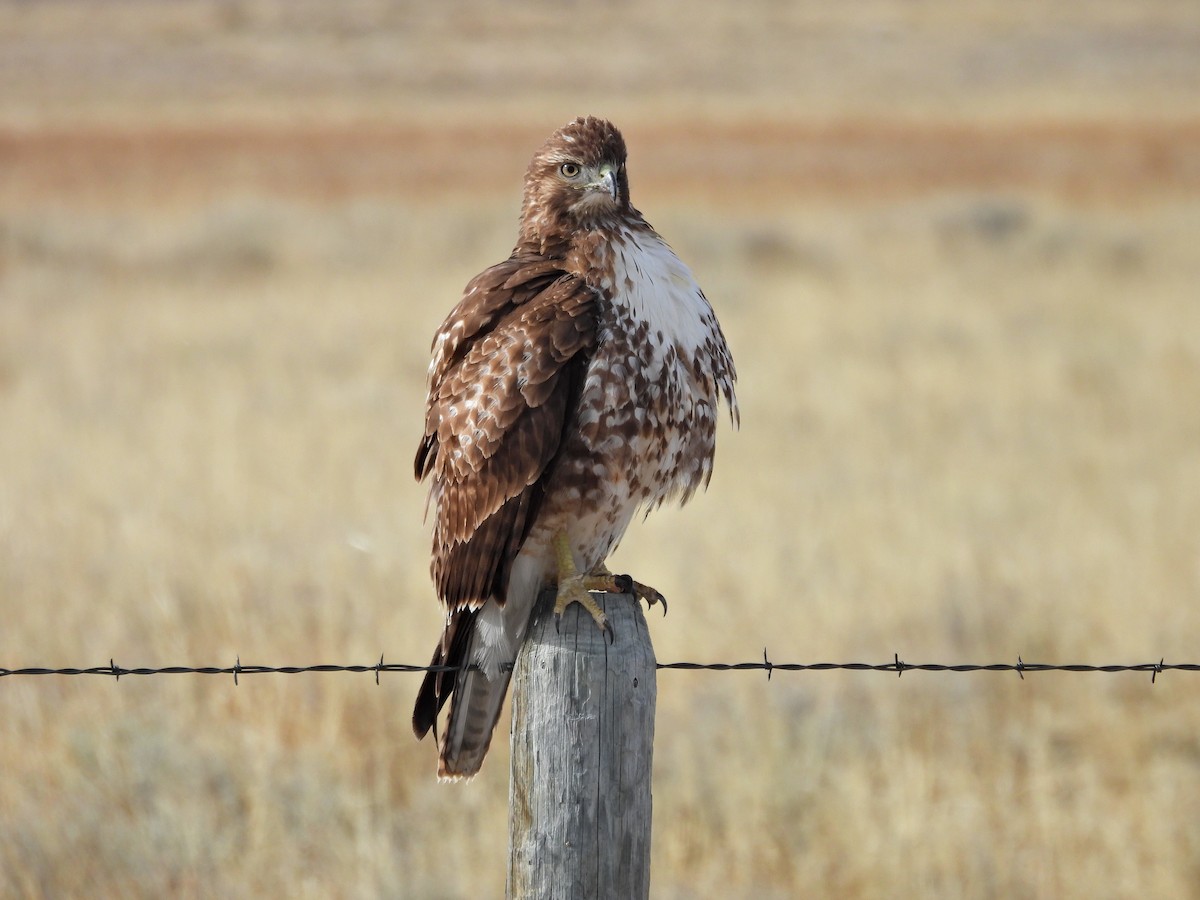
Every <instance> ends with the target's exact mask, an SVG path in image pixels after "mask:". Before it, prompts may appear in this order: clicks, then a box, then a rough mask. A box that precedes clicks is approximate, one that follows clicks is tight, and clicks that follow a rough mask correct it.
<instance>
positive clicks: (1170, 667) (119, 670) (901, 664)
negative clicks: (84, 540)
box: [0, 647, 1200, 685]
mask: <svg viewBox="0 0 1200 900" xmlns="http://www.w3.org/2000/svg"><path fill="white" fill-rule="evenodd" d="M476 668H477V667H476V666H466V667H460V666H432V665H425V666H422V665H412V664H409V663H385V662H384V661H383V654H382V653H381V654H380V655H379V662H376V663H371V664H370V665H349V666H344V665H307V666H259V665H249V664H245V665H243V663H242V659H241V656H238V657H237V658H236V660H235V662H234V664H233V665H232V666H228V667H221V666H160V667H157V668H150V667H138V668H133V669H127V668H125V667H124V666H119V665H117V663H116V662H115V661H114V660H112V659H109V661H108V665H106V666H91V667H86V668H79V667H73V668H57V669H56V668H49V667H44V666H30V667H25V668H20V669H7V668H3V667H0V678H3V677H5V676H21V675H26V676H30V675H104V676H107V677H109V678H112V679H114V680H116V681H120V680H121V676H123V675H232V676H233V683H234V684H235V685H237V684H238V683H239V681H238V679H239V676H242V675H298V674H301V673H306V672H374V673H375V683H376V684H379V673H380V672H421V673H424V672H454V671H464V670H469V669H476ZM509 668H511V666H509ZM656 668H659V669H681V670H684V671H704V672H747V671H765V672H766V673H767V680H768V681H770V680H771V676H772V675H773V674H774V673H775V672H829V671H834V670H841V671H848V672H895V673H896V675H897V677H899V676H901V675H903V674H904V673H905V672H949V673H956V674H961V673H967V672H1016V673H1017V675H1018V676H1020V678H1021V680H1022V681H1024V680H1025V673H1026V672H1082V673H1091V674H1096V673H1101V672H1104V673H1115V672H1149V673H1150V683H1151V684H1156V683H1157V681H1158V676H1159V675H1161V674H1162V673H1163V672H1167V671H1174V672H1200V663H1169V662H1167V661H1166V657H1163V658H1161V659H1159V661H1158V662H1145V663H1132V664H1120V663H1116V664H1113V663H1109V664H1102V665H1095V664H1090V663H1027V662H1025V661H1024V660H1023V659H1022V658H1021V657H1020V656H1018V657H1017V661H1016V662H1015V663H910V662H905V661H904V660H902V659H900V654H899V653H894V654H892V661H891V662H885V663H862V662H841V663H837V662H833V663H778V662H772V660H771V659H770V657H769V656H768V655H767V650H766V648H765V647H764V648H763V658H762V661H761V662H759V661H753V662H733V663H728V662H716V663H701V662H666V663H658V664H657V666H656Z"/></svg>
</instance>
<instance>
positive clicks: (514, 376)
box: [415, 257, 596, 610]
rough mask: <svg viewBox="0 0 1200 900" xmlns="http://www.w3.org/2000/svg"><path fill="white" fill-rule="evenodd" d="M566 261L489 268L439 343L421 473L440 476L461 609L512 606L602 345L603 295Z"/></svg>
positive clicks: (449, 602)
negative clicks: (513, 583)
mask: <svg viewBox="0 0 1200 900" xmlns="http://www.w3.org/2000/svg"><path fill="white" fill-rule="evenodd" d="M558 265H559V264H558V263H557V262H556V261H553V260H546V259H543V258H541V257H514V258H512V259H509V260H506V261H505V262H503V263H500V264H499V265H496V266H493V267H492V268H490V269H488V270H486V271H485V272H483V273H482V274H481V275H479V276H478V277H477V278H475V279H474V280H473V281H472V282H471V283H470V284H469V285H468V286H467V291H466V294H465V296H464V297H463V299H462V301H461V302H460V303H459V304H458V306H457V307H455V309H454V311H453V312H451V314H450V316H449V317H448V318H447V319H446V321H445V323H443V325H442V327H441V329H440V330H439V331H438V334H437V336H436V337H435V339H434V362H433V364H432V366H431V368H430V385H429V398H428V405H427V408H426V413H425V435H424V437H423V439H422V441H421V445H420V447H419V448H418V450H417V457H416V465H415V468H416V474H417V477H418V478H424V477H426V476H429V475H432V477H433V483H432V485H431V488H430V500H431V502H432V503H433V505H434V514H435V516H436V519H435V522H434V549H433V566H432V568H433V578H434V583H435V584H436V586H437V591H438V596H439V597H440V598H441V600H442V602H444V603H445V604H446V606H447V607H449V608H450V609H452V610H453V609H456V608H459V607H464V606H466V607H471V608H478V607H479V606H480V605H482V604H483V603H484V602H485V601H486V600H488V599H489V598H492V599H495V600H496V601H497V602H499V603H503V602H504V587H505V582H506V581H507V572H508V564H509V563H510V562H511V560H512V558H513V557H514V556H515V555H516V553H517V551H518V550H519V549H520V547H521V543H522V541H523V540H524V538H525V536H526V535H527V534H528V530H529V527H530V526H531V524H532V521H533V516H534V514H535V512H536V508H537V503H538V501H539V500H540V494H541V489H540V480H541V478H542V476H543V475H544V474H545V473H546V471H547V469H548V467H549V466H550V465H551V463H552V461H553V460H554V458H555V455H556V454H557V453H558V449H559V446H560V444H561V443H562V438H563V435H564V433H565V431H566V428H567V424H568V422H569V420H570V419H571V415H572V412H573V402H572V401H574V400H575V398H576V397H577V395H578V388H579V384H580V377H581V375H582V371H583V369H584V368H585V367H586V363H587V360H588V358H590V355H591V350H592V347H593V345H594V343H595V340H596V294H595V292H594V291H593V290H592V289H591V288H590V287H588V286H587V285H586V284H584V282H583V281H581V280H580V279H578V278H576V277H575V276H573V275H568V274H566V273H564V272H563V271H562V270H561V269H560V268H558Z"/></svg>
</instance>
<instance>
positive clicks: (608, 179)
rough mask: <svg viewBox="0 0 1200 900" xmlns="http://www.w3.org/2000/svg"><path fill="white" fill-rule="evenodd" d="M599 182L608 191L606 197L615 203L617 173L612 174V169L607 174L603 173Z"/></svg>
mask: <svg viewBox="0 0 1200 900" xmlns="http://www.w3.org/2000/svg"><path fill="white" fill-rule="evenodd" d="M601 181H602V183H603V184H604V187H605V188H606V189H607V190H608V195H609V196H610V197H612V198H613V200H614V201H616V199H617V173H616V172H614V171H613V170H612V169H609V170H608V171H607V172H605V173H604V175H603V176H602V178H601Z"/></svg>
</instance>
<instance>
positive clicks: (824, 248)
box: [0, 0, 1200, 898]
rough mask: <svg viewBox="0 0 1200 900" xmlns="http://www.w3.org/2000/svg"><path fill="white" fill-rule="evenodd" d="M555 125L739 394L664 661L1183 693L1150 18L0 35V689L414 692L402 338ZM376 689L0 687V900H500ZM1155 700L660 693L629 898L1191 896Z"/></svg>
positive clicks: (153, 20) (1174, 376)
mask: <svg viewBox="0 0 1200 900" xmlns="http://www.w3.org/2000/svg"><path fill="white" fill-rule="evenodd" d="M582 114H596V115H602V116H606V117H608V118H611V119H612V120H614V121H615V122H616V123H617V124H618V126H619V127H621V129H622V130H623V131H624V134H625V137H626V140H627V143H628V145H629V149H630V161H629V171H630V177H631V183H632V191H633V198H634V202H635V204H636V205H638V206H639V208H641V209H642V211H643V212H644V213H645V214H646V216H647V218H648V219H649V220H650V221H651V222H652V223H654V225H655V226H656V227H657V228H658V230H659V231H660V232H661V233H662V234H663V235H664V236H665V237H666V238H667V239H668V240H669V241H670V242H671V243H672V244H673V246H674V247H675V249H676V250H677V252H678V253H679V255H680V256H681V257H682V258H683V259H684V260H685V261H687V262H688V263H689V264H690V265H691V267H692V268H693V270H694V271H695V274H696V276H697V279H698V280H699V282H700V283H701V284H702V285H703V286H704V288H705V291H706V293H707V295H708V296H709V298H710V299H711V300H712V302H713V305H714V307H715V308H716V309H717V312H718V314H719V316H720V317H721V320H722V323H723V325H724V328H725V332H726V334H727V336H728V338H729V341H730V344H731V346H732V348H733V351H734V355H735V357H736V359H737V363H738V367H739V374H740V383H739V395H740V398H741V402H742V427H741V430H740V431H738V432H734V431H733V430H732V429H731V428H729V427H728V426H727V425H723V426H722V429H723V430H722V431H721V433H720V434H719V439H718V445H719V449H718V455H717V466H716V475H715V478H714V481H713V484H712V487H711V488H710V490H709V491H708V493H707V494H706V495H702V496H700V497H698V498H696V499H695V500H694V501H693V503H692V505H691V506H690V507H689V508H687V509H685V510H682V511H677V510H664V511H661V512H658V513H656V514H655V515H654V516H653V517H652V518H651V519H650V520H649V521H648V522H646V523H645V524H636V525H635V526H634V527H633V528H632V529H631V533H630V534H629V536H628V537H627V539H626V542H625V544H624V545H623V546H622V547H621V549H620V550H619V552H618V554H617V555H616V557H615V558H614V562H613V565H614V569H616V570H618V571H630V572H632V573H634V574H635V575H636V577H638V578H639V579H640V580H643V581H645V582H647V583H649V584H653V585H655V586H656V587H658V588H660V589H661V590H663V592H664V593H665V594H666V595H667V596H668V598H669V599H670V601H671V614H670V616H669V617H667V618H666V619H665V620H663V619H660V618H659V617H658V616H657V615H656V614H655V615H652V616H650V617H649V618H650V627H651V631H652V635H653V638H654V641H655V645H656V650H657V653H658V656H659V659H660V660H662V661H677V660H693V661H701V662H704V661H740V660H754V659H759V658H761V656H762V652H763V647H764V645H765V646H767V647H768V648H769V650H770V653H771V656H772V658H773V659H774V660H775V661H777V662H780V661H800V662H821V661H835V662H843V661H869V662H886V661H890V660H891V659H892V655H893V653H899V655H900V657H901V658H902V659H905V660H907V661H909V662H944V663H955V662H1015V661H1016V659H1017V656H1018V654H1020V655H1021V656H1022V658H1023V659H1024V660H1025V661H1026V662H1082V663H1132V662H1148V661H1157V660H1158V659H1160V658H1162V657H1165V658H1166V660H1167V661H1168V662H1172V661H1173V662H1200V602H1198V601H1200V542H1198V535H1200V402H1198V401H1200V296H1198V294H1197V284H1198V283H1200V252H1198V250H1197V248H1198V247H1200V7H1197V5H1196V3H1195V2H1194V0H1141V2H1138V3H1130V2H1126V0H1120V2H1117V0H1091V2H1071V3H1059V4H1045V3H1042V2H1032V0H1028V2H1027V0H967V2H949V0H944V2H933V0H863V2H856V3H852V4H830V3H826V2H797V3H777V2H770V0H747V2H742V3H739V4H736V5H734V4H712V5H707V6H706V5H704V4H695V3H683V2H672V0H667V2H661V3H653V4H651V3H631V2H616V3H612V4H604V5H601V6H594V5H592V6H589V5H584V4H579V3H557V2H556V3H550V2H545V3H536V2H524V3H512V4H503V5H501V4H484V3H474V2H467V3H461V4H416V3H384V2H354V0H351V2H345V3H337V4H332V3H326V2H317V0H289V2H282V0H280V2H269V0H245V2H240V0H220V2H218V0H173V2H169V3H164V2H148V0H145V2H143V0H105V2H100V0H90V2H85V0H46V2H15V0H0V621H2V625H0V666H3V667H7V668H16V667H22V666H52V667H58V666H89V665H101V664H107V662H108V660H109V659H110V657H111V658H113V659H115V660H116V661H117V663H118V664H121V665H124V666H165V665H196V666H198V665H221V666H225V665H232V663H233V661H234V659H235V658H236V657H238V656H239V655H240V659H241V661H242V663H244V664H266V665H289V664H291V665H304V664H313V663H364V664H370V663H372V662H374V661H375V660H376V659H378V657H379V654H380V653H381V652H382V653H384V654H385V657H386V660H387V661H392V662H414V663H422V662H424V661H425V660H427V659H428V657H429V653H430V650H431V649H432V646H433V643H434V641H435V640H436V638H437V635H438V633H439V628H440V621H441V615H440V611H439V609H438V607H437V604H436V602H435V600H434V595H433V591H432V588H431V585H430V583H429V578H428V541H429V535H428V531H427V530H426V528H425V526H424V525H423V523H422V511H423V506H424V491H423V489H422V488H421V487H419V486H418V485H416V484H415V483H414V482H413V480H412V476H411V459H412V454H413V451H414V449H415V445H416V441H417V438H418V436H419V434H420V430H421V417H422V411H421V410H422V399H423V392H424V378H425V368H426V364H427V361H428V348H429V340H430V338H431V336H432V334H433V330H434V329H435V327H436V326H437V324H438V323H439V322H440V321H441V319H442V318H443V316H444V315H445V314H446V313H447V312H448V310H449V309H450V307H451V306H452V305H453V304H454V303H455V302H457V299H458V297H459V292H460V291H461V288H462V286H463V285H464V284H465V283H466V282H467V281H468V280H469V279H470V278H471V277H472V276H474V275H475V274H476V273H477V272H478V271H479V270H481V269H482V268H484V267H485V266H487V265H489V264H491V263H494V262H497V261H499V260H500V259H502V258H504V257H505V256H507V255H508V252H509V250H510V248H511V246H512V243H513V241H514V239H515V235H516V222H517V214H518V209H519V203H520V189H521V178H522V175H523V172H524V167H525V165H526V163H527V161H528V159H529V156H530V155H531V154H532V152H533V151H534V149H536V148H537V146H538V145H539V144H540V143H541V142H542V140H544V139H545V138H546V137H547V136H548V135H549V134H550V133H551V132H552V131H553V130H554V129H555V128H557V127H558V126H559V125H561V124H563V123H564V122H566V121H567V120H569V119H571V118H574V117H575V116H577V115H582ZM417 684H418V681H417V676H410V675H400V674H393V675H384V676H383V677H382V678H381V679H380V685H379V686H378V687H376V686H375V684H374V683H373V679H372V678H371V676H370V675H353V674H327V675H295V676H283V675H269V676H268V675H264V676H257V677H250V676H246V677H243V678H242V679H241V684H240V686H238V687H236V688H235V687H234V686H233V684H231V683H230V682H229V680H227V679H224V678H219V679H218V678H206V677H201V676H175V677H172V676H160V677H156V678H137V677H132V676H131V677H128V678H123V679H121V681H120V682H119V683H114V682H113V681H112V680H111V679H107V680H106V679H102V678H66V677H52V678H36V679H35V678H4V679H0V720H2V721H3V722H4V727H3V728H2V729H0V771H2V772H3V775H2V776H0V894H3V895H4V896H12V897H71V896H81V895H84V894H88V895H102V896H125V897H162V896H177V897H209V896H221V897H250V896H261V895H267V896H288V897H314V898H317V897H364V898H365V897H375V896H397V897H465V896H499V895H500V894H501V892H502V890H503V883H504V873H505V864H506V840H507V835H506V809H505V804H506V794H507V779H508V773H507V753H508V748H507V737H506V734H505V733H504V731H505V729H506V728H507V726H506V725H505V724H502V725H501V727H500V729H499V730H500V734H499V735H498V736H497V739H496V741H495V744H494V746H493V749H492V753H491V757H490V759H489V761H488V763H487V764H486V766H485V768H484V771H483V772H482V774H481V775H480V776H479V777H478V778H477V779H475V781H474V782H473V783H471V784H469V785H467V786H444V785H440V784H438V783H436V781H435V778H434V756H435V751H434V747H433V746H432V744H431V743H430V742H426V743H424V744H417V743H416V742H415V741H414V740H413V738H412V735H411V732H410V730H409V725H408V720H409V714H410V709H411V701H412V698H413V695H414V692H415V690H416V688H417ZM1197 686H1198V685H1197V683H1196V681H1195V676H1193V675H1189V674H1186V673H1166V674H1165V675H1163V676H1162V677H1159V678H1158V679H1157V684H1155V685H1153V686H1152V685H1151V683H1150V678H1149V677H1148V676H1145V677H1143V676H1142V675H1141V674H1136V675H1092V676H1085V675H1073V674H1063V673H1059V674H1044V675H1029V676H1027V677H1026V678H1025V679H1024V681H1022V680H1020V679H1018V678H1017V677H1016V676H1015V675H1011V674H1006V675H996V674H973V675H941V674H932V673H911V674H909V675H907V676H906V677H904V678H902V679H896V678H895V677H889V676H886V675H879V674H872V673H854V672H830V673H809V674H789V673H778V674H776V676H775V677H774V678H773V679H772V680H771V681H770V682H769V683H768V682H767V680H766V679H765V678H764V677H762V675H761V673H758V674H749V673H726V674H721V673H705V672H681V671H665V672H662V673H660V677H659V712H658V728H657V740H656V746H655V783H654V793H655V832H654V858H653V888H652V895H653V896H655V897H664V898H693V897H694V898H703V897H718V896H719V897H751V896H753V897H764V898H771V897H778V898H785V897H794V896H829V897H883V896H888V897H894V896H905V897H938V896H941V897H1005V898H1010V897H1030V898H1035V897H1036V898H1041V897H1047V898H1049V897H1054V898H1059V897H1129V896H1156V897H1168V896H1170V897H1189V896H1190V897H1197V896H1200V878H1198V873H1200V706H1198V705H1197V703H1196V695H1197V694H1196V692H1197ZM503 722H507V717H506V718H505V719H504V720H503Z"/></svg>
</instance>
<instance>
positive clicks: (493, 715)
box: [412, 609, 512, 779]
mask: <svg viewBox="0 0 1200 900" xmlns="http://www.w3.org/2000/svg"><path fill="white" fill-rule="evenodd" d="M477 615H478V613H477V611H476V610H470V609H464V610H460V611H457V612H455V613H454V614H453V615H451V617H450V621H449V622H448V623H447V625H446V632H445V634H443V636H442V640H441V641H439V642H438V645H437V647H436V648H435V649H434V651H433V659H432V661H431V662H430V666H431V667H432V666H450V667H453V668H450V669H448V670H447V671H443V672H426V673H425V680H424V681H423V682H422V683H421V689H420V691H418V693H417V701H416V704H415V705H414V707H413V718H412V727H413V734H415V735H416V736H417V738H418V739H421V738H423V737H425V735H426V734H428V733H429V731H430V730H431V729H432V730H434V731H435V733H436V729H437V717H438V713H439V712H440V711H441V709H442V707H443V706H444V705H445V704H446V702H447V701H449V702H450V715H449V717H448V718H447V720H446V728H445V730H444V731H443V732H442V735H441V740H440V741H439V742H438V776H439V777H440V778H445V779H460V778H470V777H471V776H472V775H474V774H475V773H476V772H478V771H479V767H480V766H481V765H482V764H483V758H484V756H486V755H487V751H488V746H489V745H490V744H491V742H492V732H493V731H494V730H495V727H496V721H497V720H498V719H499V718H500V710H501V708H502V707H503V706H504V697H505V695H506V694H507V693H508V682H509V680H510V678H511V675H512V673H511V672H510V671H505V670H504V669H503V668H502V667H497V668H499V669H500V671H492V672H489V673H485V672H482V671H479V670H478V669H474V670H469V671H466V672H461V671H458V670H459V669H460V668H461V667H462V666H463V664H464V663H466V662H469V661H476V662H477V657H478V655H479V654H478V649H479V648H478V645H479V638H480V636H479V633H478V629H477V628H476V627H475V626H476V617H477ZM508 662H511V660H509V661H508ZM489 674H490V675H491V677H490V678H489V677H488V676H489Z"/></svg>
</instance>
